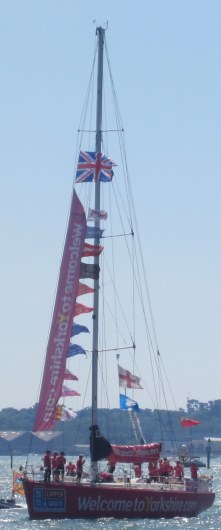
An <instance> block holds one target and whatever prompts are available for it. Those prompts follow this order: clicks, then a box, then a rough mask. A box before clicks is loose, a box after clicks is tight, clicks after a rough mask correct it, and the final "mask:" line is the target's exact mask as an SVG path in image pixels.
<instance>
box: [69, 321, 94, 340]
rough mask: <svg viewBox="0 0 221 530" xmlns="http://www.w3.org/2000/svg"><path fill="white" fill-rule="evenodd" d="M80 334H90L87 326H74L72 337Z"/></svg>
mask: <svg viewBox="0 0 221 530" xmlns="http://www.w3.org/2000/svg"><path fill="white" fill-rule="evenodd" d="M79 333H90V332H89V329H88V328H87V327H86V326H82V325H81V324H75V323H73V326H72V328H71V337H74V335H79Z"/></svg>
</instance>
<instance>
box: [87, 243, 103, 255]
mask: <svg viewBox="0 0 221 530" xmlns="http://www.w3.org/2000/svg"><path fill="white" fill-rule="evenodd" d="M103 249H104V247H102V246H101V245H90V244H89V243H84V248H83V253H82V257H83V258H86V257H88V256H99V255H100V253H101V252H102V250H103Z"/></svg>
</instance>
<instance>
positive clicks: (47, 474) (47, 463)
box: [43, 449, 51, 482]
mask: <svg viewBox="0 0 221 530" xmlns="http://www.w3.org/2000/svg"><path fill="white" fill-rule="evenodd" d="M43 461H44V481H45V482H50V480H51V451H50V450H49V449H47V451H46V452H45V454H44V458H43Z"/></svg>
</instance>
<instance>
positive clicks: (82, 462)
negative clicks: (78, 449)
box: [76, 455, 85, 482]
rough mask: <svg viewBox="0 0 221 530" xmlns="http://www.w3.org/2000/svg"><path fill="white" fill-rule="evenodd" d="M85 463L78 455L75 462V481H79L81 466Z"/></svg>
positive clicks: (81, 471) (81, 456)
mask: <svg viewBox="0 0 221 530" xmlns="http://www.w3.org/2000/svg"><path fill="white" fill-rule="evenodd" d="M84 463H85V460H83V455H79V458H78V460H77V462H76V471H77V481H78V482H80V481H81V477H82V473H83V465H84Z"/></svg>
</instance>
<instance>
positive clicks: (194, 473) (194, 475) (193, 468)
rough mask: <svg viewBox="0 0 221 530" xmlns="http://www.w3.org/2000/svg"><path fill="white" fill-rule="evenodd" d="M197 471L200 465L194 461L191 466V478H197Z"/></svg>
mask: <svg viewBox="0 0 221 530" xmlns="http://www.w3.org/2000/svg"><path fill="white" fill-rule="evenodd" d="M197 471H198V467H197V465H196V464H195V462H193V463H192V464H191V466H190V475H191V478H193V479H194V480H197Z"/></svg>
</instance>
